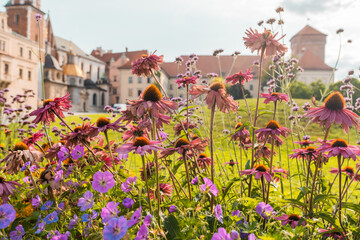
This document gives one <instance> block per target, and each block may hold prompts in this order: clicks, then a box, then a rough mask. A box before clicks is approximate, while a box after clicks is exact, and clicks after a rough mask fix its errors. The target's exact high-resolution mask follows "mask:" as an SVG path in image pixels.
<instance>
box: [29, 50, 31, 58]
mask: <svg viewBox="0 0 360 240" xmlns="http://www.w3.org/2000/svg"><path fill="white" fill-rule="evenodd" d="M29 59H31V50H29Z"/></svg>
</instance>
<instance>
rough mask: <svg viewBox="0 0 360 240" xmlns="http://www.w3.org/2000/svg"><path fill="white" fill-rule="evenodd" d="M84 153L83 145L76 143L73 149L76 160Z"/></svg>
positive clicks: (72, 153)
mask: <svg viewBox="0 0 360 240" xmlns="http://www.w3.org/2000/svg"><path fill="white" fill-rule="evenodd" d="M83 155H84V147H83V146H82V145H76V147H75V148H74V150H72V151H71V157H72V159H74V160H77V159H79V158H81V157H82V156H83Z"/></svg>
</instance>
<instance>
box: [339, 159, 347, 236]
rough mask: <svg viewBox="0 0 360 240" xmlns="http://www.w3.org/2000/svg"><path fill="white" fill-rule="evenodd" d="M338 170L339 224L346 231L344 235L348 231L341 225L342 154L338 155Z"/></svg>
mask: <svg viewBox="0 0 360 240" xmlns="http://www.w3.org/2000/svg"><path fill="white" fill-rule="evenodd" d="M338 168H339V206H338V210H339V223H340V226H341V228H342V229H343V230H344V233H346V230H345V228H344V226H343V225H342V223H341V202H342V201H341V200H342V195H341V175H342V174H341V154H339V155H338Z"/></svg>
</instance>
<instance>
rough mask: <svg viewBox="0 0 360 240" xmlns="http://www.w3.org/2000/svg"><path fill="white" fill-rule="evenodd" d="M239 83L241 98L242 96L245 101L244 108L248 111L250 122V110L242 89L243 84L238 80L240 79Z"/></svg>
mask: <svg viewBox="0 0 360 240" xmlns="http://www.w3.org/2000/svg"><path fill="white" fill-rule="evenodd" d="M239 84H240V89H241V93H242V95H243V98H244V101H245V105H246V108H247V111H248V115H249V120H250V123H251V124H252V118H251V112H250V108H249V104H248V102H247V100H246V96H245V91H244V86H243V85H242V84H241V81H240V80H239Z"/></svg>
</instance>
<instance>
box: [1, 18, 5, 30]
mask: <svg viewBox="0 0 360 240" xmlns="http://www.w3.org/2000/svg"><path fill="white" fill-rule="evenodd" d="M1 28H2V29H4V28H5V23H4V19H1Z"/></svg>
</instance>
